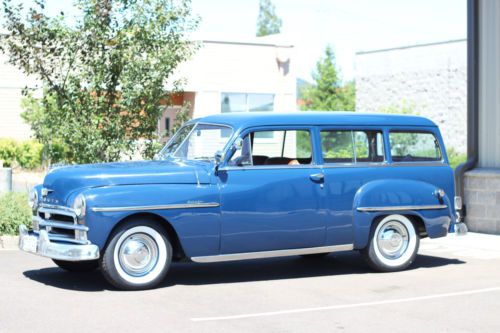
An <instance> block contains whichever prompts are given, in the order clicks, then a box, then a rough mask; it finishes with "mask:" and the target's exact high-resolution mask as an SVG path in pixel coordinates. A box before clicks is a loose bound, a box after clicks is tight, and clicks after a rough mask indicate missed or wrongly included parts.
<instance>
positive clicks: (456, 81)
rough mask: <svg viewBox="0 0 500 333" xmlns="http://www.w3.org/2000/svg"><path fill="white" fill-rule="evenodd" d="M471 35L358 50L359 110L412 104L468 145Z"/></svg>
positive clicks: (458, 145)
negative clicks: (469, 47) (408, 44)
mask: <svg viewBox="0 0 500 333" xmlns="http://www.w3.org/2000/svg"><path fill="white" fill-rule="evenodd" d="M466 48H467V41H466V40H465V39H463V40H454V41H447V42H442V43H432V44H425V45H416V46H409V47H400V48H393V49H385V50H375V51H367V52H359V53H357V54H356V71H355V80H356V111H361V112H380V111H381V110H382V109H384V108H387V107H400V106H403V105H406V106H407V107H411V108H413V111H415V112H416V113H418V114H419V115H421V116H424V117H427V118H430V119H431V120H433V121H434V122H435V123H436V124H438V125H439V127H440V128H441V132H442V134H443V137H444V141H445V144H446V146H447V147H448V148H449V147H453V148H455V149H456V150H457V151H460V152H465V150H466V139H467V137H466V113H467V51H466Z"/></svg>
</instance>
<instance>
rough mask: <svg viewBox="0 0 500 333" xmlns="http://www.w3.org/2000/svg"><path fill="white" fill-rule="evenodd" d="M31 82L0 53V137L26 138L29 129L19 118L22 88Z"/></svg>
mask: <svg viewBox="0 0 500 333" xmlns="http://www.w3.org/2000/svg"><path fill="white" fill-rule="evenodd" d="M31 84H32V82H30V80H29V79H28V78H27V77H26V76H24V75H23V74H22V73H21V72H20V71H19V70H18V69H17V68H16V67H14V66H11V65H9V64H7V56H6V55H4V54H2V53H0V138H14V139H28V138H29V137H30V134H31V129H30V127H29V125H27V124H26V123H25V122H24V121H23V119H22V118H21V112H22V111H23V109H22V108H21V100H22V90H23V88H24V87H25V86H26V85H31Z"/></svg>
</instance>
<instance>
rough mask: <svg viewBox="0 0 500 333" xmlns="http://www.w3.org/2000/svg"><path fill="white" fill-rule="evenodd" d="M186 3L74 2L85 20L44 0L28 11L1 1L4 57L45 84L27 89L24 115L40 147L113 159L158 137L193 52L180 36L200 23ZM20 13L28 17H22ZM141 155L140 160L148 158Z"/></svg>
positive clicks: (85, 158)
mask: <svg viewBox="0 0 500 333" xmlns="http://www.w3.org/2000/svg"><path fill="white" fill-rule="evenodd" d="M190 5H191V4H190V1H189V0H179V1H171V0H135V1H131V0H78V1H76V6H77V8H78V9H79V10H80V11H81V13H82V15H81V18H80V19H78V20H77V22H76V23H75V24H73V25H69V24H67V23H66V20H65V17H64V13H61V14H60V15H58V16H57V17H48V16H46V15H45V14H44V7H45V0H34V4H33V6H32V7H31V8H30V9H29V10H28V11H27V12H25V11H24V10H23V7H22V4H19V3H18V1H13V0H4V4H3V9H4V13H5V21H4V27H5V28H6V29H7V30H8V31H9V33H8V34H7V35H6V37H4V38H3V40H2V41H1V44H0V47H1V49H2V51H3V52H5V53H6V54H8V55H9V62H10V63H11V64H13V65H15V66H17V67H19V68H20V69H21V70H22V71H23V72H24V73H26V74H28V75H32V76H34V77H36V78H37V79H39V80H40V81H41V82H42V86H43V91H44V94H43V98H40V99H36V98H34V97H33V95H32V94H30V93H29V92H28V93H27V97H26V100H25V102H24V105H25V107H26V108H25V110H26V112H25V114H24V118H25V119H26V120H27V121H28V122H29V123H30V124H31V126H32V127H33V130H34V132H35V136H36V137H37V138H38V139H39V140H40V141H41V142H42V143H43V144H44V145H45V146H48V147H50V146H51V144H52V143H54V142H57V143H59V144H63V145H64V146H65V147H67V149H68V150H69V151H68V153H67V156H70V159H72V162H77V163H87V162H100V161H114V160H117V159H119V158H120V157H122V156H123V155H124V154H125V155H126V154H131V153H132V151H133V150H134V149H135V147H137V142H138V141H139V140H144V142H146V149H144V154H145V155H148V157H149V156H150V155H152V154H153V152H152V151H151V149H147V148H148V146H152V145H154V142H155V139H156V138H157V123H158V118H159V117H160V114H161V110H162V108H161V107H160V105H161V103H162V102H163V101H164V100H167V101H168V100H169V96H170V95H169V93H168V92H167V91H166V90H165V87H166V85H167V84H169V85H171V86H173V87H175V88H174V89H173V90H172V91H171V92H173V91H175V90H176V88H177V87H178V86H179V85H178V82H176V81H174V80H172V79H171V76H172V73H173V72H174V70H175V68H176V67H177V66H178V65H179V63H181V62H182V61H184V60H186V59H187V58H188V57H189V56H190V55H191V54H192V53H193V52H194V50H195V49H196V47H195V46H194V45H193V43H191V42H189V41H188V40H187V39H186V34H187V33H188V32H190V31H192V30H193V29H194V28H195V27H196V26H197V23H198V20H197V19H196V18H194V17H193V16H192V14H191V6H190ZM25 13H26V14H25ZM145 157H146V156H145Z"/></svg>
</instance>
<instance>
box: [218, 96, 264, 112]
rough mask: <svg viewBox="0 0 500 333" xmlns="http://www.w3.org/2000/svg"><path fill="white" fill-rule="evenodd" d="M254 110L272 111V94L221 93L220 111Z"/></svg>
mask: <svg viewBox="0 0 500 333" xmlns="http://www.w3.org/2000/svg"><path fill="white" fill-rule="evenodd" d="M254 111H274V94H246V93H222V95H221V112H222V113H226V112H254Z"/></svg>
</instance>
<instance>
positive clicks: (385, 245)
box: [361, 215, 420, 272]
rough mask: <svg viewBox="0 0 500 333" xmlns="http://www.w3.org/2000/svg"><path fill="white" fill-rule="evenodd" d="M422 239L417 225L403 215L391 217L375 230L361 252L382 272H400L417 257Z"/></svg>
mask: <svg viewBox="0 0 500 333" xmlns="http://www.w3.org/2000/svg"><path fill="white" fill-rule="evenodd" d="M419 245H420V238H419V236H418V234H417V232H416V228H415V225H414V224H413V223H412V222H411V221H410V220H409V219H408V218H407V217H406V216H403V215H389V216H386V217H385V218H383V219H382V220H381V221H379V222H378V223H377V224H376V225H375V226H374V227H373V228H372V232H371V235H370V240H369V243H368V246H367V247H366V248H364V249H363V250H362V251H361V252H362V254H363V257H364V258H365V260H366V261H367V262H368V265H369V266H370V267H371V268H373V269H375V270H377V271H381V272H395V271H400V270H403V269H405V268H407V267H408V266H410V265H411V264H412V262H413V261H414V260H415V257H416V256H417V252H418V247H419Z"/></svg>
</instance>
